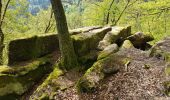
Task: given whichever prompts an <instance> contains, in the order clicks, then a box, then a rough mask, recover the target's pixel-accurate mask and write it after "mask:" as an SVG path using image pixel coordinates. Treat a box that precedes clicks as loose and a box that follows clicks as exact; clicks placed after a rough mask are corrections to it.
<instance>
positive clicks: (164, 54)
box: [149, 38, 170, 62]
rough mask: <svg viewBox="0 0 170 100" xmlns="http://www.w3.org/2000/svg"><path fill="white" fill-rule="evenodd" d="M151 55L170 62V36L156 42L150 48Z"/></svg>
mask: <svg viewBox="0 0 170 100" xmlns="http://www.w3.org/2000/svg"><path fill="white" fill-rule="evenodd" d="M149 55H150V56H155V57H157V58H159V59H164V60H166V61H167V62H170V38H165V39H164V40H163V41H159V42H158V43H156V44H155V45H154V46H153V47H152V48H151V49H150V50H149Z"/></svg>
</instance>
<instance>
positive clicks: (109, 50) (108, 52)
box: [97, 44, 119, 60]
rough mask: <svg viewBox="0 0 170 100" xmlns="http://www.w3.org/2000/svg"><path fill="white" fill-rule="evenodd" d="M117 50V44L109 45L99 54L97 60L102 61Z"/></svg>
mask: <svg viewBox="0 0 170 100" xmlns="http://www.w3.org/2000/svg"><path fill="white" fill-rule="evenodd" d="M118 50H119V47H118V45H117V44H111V45H109V46H107V47H106V48H105V49H104V50H103V51H101V52H100V53H99V55H98V58H97V60H100V59H103V58H105V57H107V56H109V55H111V54H113V53H115V52H117V51H118Z"/></svg>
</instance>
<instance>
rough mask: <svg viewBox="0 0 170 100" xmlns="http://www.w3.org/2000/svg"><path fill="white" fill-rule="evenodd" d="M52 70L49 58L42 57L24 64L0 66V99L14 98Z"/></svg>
mask: <svg viewBox="0 0 170 100" xmlns="http://www.w3.org/2000/svg"><path fill="white" fill-rule="evenodd" d="M50 71H52V63H51V59H50V58H48V57H43V58H39V59H36V60H34V61H32V62H29V63H26V64H24V65H15V66H12V67H11V66H10V67H9V66H0V100H14V99H17V98H18V97H20V96H21V95H23V94H24V93H25V92H26V91H28V90H29V89H31V88H32V86H33V85H34V84H37V82H39V81H40V80H41V79H42V77H44V76H45V75H46V74H47V73H49V72H50Z"/></svg>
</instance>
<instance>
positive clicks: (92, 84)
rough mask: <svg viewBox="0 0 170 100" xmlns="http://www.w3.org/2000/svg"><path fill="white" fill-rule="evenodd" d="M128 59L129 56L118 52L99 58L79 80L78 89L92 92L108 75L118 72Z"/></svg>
mask: <svg viewBox="0 0 170 100" xmlns="http://www.w3.org/2000/svg"><path fill="white" fill-rule="evenodd" d="M126 60H127V58H124V57H122V56H119V55H117V54H111V55H109V56H108V57H106V58H104V59H101V60H98V61H97V62H95V63H94V64H93V65H92V67H91V68H89V69H88V70H87V71H86V73H85V74H84V76H82V78H81V79H80V80H79V81H78V83H77V85H76V86H77V89H78V90H79V91H80V92H92V91H93V90H94V89H95V88H96V87H97V85H98V84H99V82H100V81H101V80H102V79H103V78H104V77H105V76H106V75H109V74H112V73H116V72H117V71H118V70H119V68H120V66H124V64H125V62H126Z"/></svg>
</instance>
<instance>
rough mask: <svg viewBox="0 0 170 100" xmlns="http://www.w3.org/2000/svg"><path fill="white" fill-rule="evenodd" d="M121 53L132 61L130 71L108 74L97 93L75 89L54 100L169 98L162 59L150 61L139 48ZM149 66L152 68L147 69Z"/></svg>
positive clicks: (147, 99) (122, 70) (59, 94)
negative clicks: (167, 96) (165, 87)
mask: <svg viewBox="0 0 170 100" xmlns="http://www.w3.org/2000/svg"><path fill="white" fill-rule="evenodd" d="M118 53H119V54H121V55H124V56H126V57H130V58H132V60H131V61H130V64H129V65H128V69H127V68H125V66H122V68H121V70H120V71H119V72H118V73H116V74H113V75H109V76H108V77H106V78H105V79H104V80H103V81H102V82H100V84H99V86H98V88H97V89H96V90H94V92H91V93H78V92H77V91H76V88H75V87H74V86H72V87H70V88H68V89H66V90H63V91H57V94H56V95H55V98H56V99H57V100H132V99H133V100H141V99H142V100H151V99H159V100H160V97H162V99H163V97H164V99H166V95H165V92H164V91H165V89H164V87H163V83H164V82H165V81H168V80H169V79H170V78H168V77H166V75H165V62H164V60H163V59H157V58H155V57H152V58H150V57H148V56H147V54H146V53H144V52H143V51H141V50H138V49H128V50H122V51H119V52H118ZM146 65H147V66H150V68H147V69H146V68H145V66H146ZM73 79H74V78H73ZM164 99H163V100H164ZM167 99H168V98H167Z"/></svg>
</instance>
